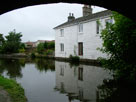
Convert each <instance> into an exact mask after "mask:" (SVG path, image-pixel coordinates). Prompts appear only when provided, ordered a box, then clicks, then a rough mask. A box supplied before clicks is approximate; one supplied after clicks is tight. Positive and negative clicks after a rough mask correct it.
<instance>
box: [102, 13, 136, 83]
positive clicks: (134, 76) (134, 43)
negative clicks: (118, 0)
mask: <svg viewBox="0 0 136 102" xmlns="http://www.w3.org/2000/svg"><path fill="white" fill-rule="evenodd" d="M113 18H114V20H115V23H114V24H111V23H107V24H106V28H105V29H104V30H103V31H102V33H101V38H102V40H103V47H102V48H101V49H100V50H101V51H102V52H103V53H107V54H109V56H110V58H109V59H108V60H105V59H103V60H101V61H102V64H103V65H104V67H107V68H109V69H111V70H113V71H114V74H115V76H116V78H120V79H123V80H128V79H129V80H133V81H134V80H135V81H136V48H135V47H136V22H134V21H132V20H131V19H129V18H127V17H125V16H123V15H121V14H119V13H116V12H113Z"/></svg>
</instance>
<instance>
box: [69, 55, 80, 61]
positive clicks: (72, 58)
mask: <svg viewBox="0 0 136 102" xmlns="http://www.w3.org/2000/svg"><path fill="white" fill-rule="evenodd" d="M69 59H70V61H72V62H79V60H80V58H79V56H72V55H70V56H69Z"/></svg>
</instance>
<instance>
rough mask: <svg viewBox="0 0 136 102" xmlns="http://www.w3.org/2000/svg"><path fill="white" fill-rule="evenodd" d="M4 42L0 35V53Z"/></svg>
mask: <svg viewBox="0 0 136 102" xmlns="http://www.w3.org/2000/svg"><path fill="white" fill-rule="evenodd" d="M4 42H5V39H4V38H3V34H0V52H2V49H3V44H4Z"/></svg>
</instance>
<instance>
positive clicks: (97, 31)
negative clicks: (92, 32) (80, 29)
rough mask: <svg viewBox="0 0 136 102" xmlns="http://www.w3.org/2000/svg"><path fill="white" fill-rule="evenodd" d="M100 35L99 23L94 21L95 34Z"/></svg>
mask: <svg viewBox="0 0 136 102" xmlns="http://www.w3.org/2000/svg"><path fill="white" fill-rule="evenodd" d="M99 33H100V24H99V21H96V34H99Z"/></svg>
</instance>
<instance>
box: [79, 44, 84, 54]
mask: <svg viewBox="0 0 136 102" xmlns="http://www.w3.org/2000/svg"><path fill="white" fill-rule="evenodd" d="M78 54H79V55H83V43H82V42H79V43H78Z"/></svg>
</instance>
